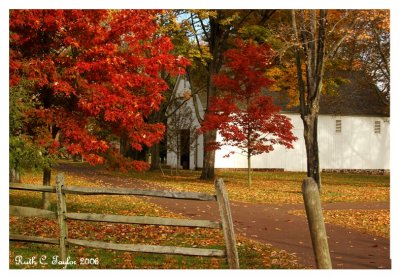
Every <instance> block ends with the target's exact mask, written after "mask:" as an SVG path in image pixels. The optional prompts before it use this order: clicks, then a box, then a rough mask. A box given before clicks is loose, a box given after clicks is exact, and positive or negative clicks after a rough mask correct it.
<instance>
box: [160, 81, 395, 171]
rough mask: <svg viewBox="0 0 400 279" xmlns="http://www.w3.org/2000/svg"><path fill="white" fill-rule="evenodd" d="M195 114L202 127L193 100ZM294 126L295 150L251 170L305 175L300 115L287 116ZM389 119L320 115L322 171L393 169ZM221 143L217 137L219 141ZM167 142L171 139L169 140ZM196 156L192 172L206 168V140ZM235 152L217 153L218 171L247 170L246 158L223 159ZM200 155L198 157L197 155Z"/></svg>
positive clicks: (279, 151)
mask: <svg viewBox="0 0 400 279" xmlns="http://www.w3.org/2000/svg"><path fill="white" fill-rule="evenodd" d="M184 83H185V81H184V79H181V80H180V81H179V82H178V84H177V86H178V88H177V91H176V92H177V96H179V95H182V94H183V92H184V89H185V88H189V83H188V82H187V81H186V86H184ZM188 105H189V107H191V108H192V112H193V119H194V123H193V125H194V126H196V127H199V122H198V121H197V118H196V115H195V110H194V104H193V98H192V99H190V100H189V101H188ZM198 105H199V111H200V113H201V115H202V116H203V114H204V111H203V108H202V106H201V103H200V101H199V103H198ZM286 116H288V117H289V118H290V119H291V121H292V124H293V126H294V128H293V130H292V131H293V133H294V135H295V136H296V137H297V138H298V140H297V141H296V142H295V143H294V149H285V148H283V147H281V146H276V147H275V150H274V151H272V152H270V153H268V154H261V155H258V156H254V157H252V167H253V168H255V169H257V168H258V169H284V170H287V171H306V167H307V162H306V151H305V144H304V138H303V123H302V120H301V118H300V115H298V114H293V113H291V114H286ZM337 119H340V120H342V133H341V134H337V133H336V131H335V124H336V123H335V121H336V120H337ZM377 120H379V121H381V133H380V134H376V133H374V122H375V121H377ZM389 127H390V122H389V117H373V116H338V115H320V116H319V122H318V140H319V150H320V168H321V169H379V170H381V169H384V170H389V169H390V156H389V155H390V141H389V140H390V134H389ZM218 139H220V135H219V134H218V136H217V140H218ZM167 140H168V139H167ZM197 144H198V147H197V152H196V151H195V148H193V149H192V150H191V153H190V169H195V167H196V163H195V162H196V158H195V157H196V155H197V167H199V168H201V167H202V166H203V136H202V135H200V136H199V137H198V140H197ZM230 150H233V149H232V147H229V146H224V147H223V148H222V149H221V150H217V151H216V157H215V167H216V168H247V158H246V156H244V155H242V154H240V151H238V150H236V151H238V152H237V153H236V154H234V155H231V156H230V157H229V158H224V155H226V154H227V153H229V151H230ZM196 153H197V154H196ZM167 164H168V165H170V166H172V167H176V155H175V154H174V153H171V152H168V153H167Z"/></svg>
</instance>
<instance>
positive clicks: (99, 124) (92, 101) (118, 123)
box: [10, 10, 189, 169]
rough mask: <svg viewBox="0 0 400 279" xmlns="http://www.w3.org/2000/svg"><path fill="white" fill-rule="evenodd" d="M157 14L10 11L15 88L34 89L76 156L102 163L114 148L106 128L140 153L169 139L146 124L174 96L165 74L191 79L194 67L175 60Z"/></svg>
mask: <svg viewBox="0 0 400 279" xmlns="http://www.w3.org/2000/svg"><path fill="white" fill-rule="evenodd" d="M157 13H158V11H153V10H119V11H108V10H12V11H11V12H10V86H13V85H16V84H18V83H19V81H20V80H21V79H28V80H31V81H33V82H34V84H35V92H34V93H33V94H34V95H35V96H32V97H33V98H36V99H37V100H40V102H41V105H40V107H38V108H37V110H43V108H44V109H46V111H47V112H46V116H45V115H42V117H43V121H45V122H49V123H48V124H51V125H56V127H57V128H58V129H60V133H61V136H60V141H61V143H62V145H63V146H64V147H66V149H67V150H68V152H70V153H71V154H81V155H83V157H84V158H85V159H87V160H88V161H89V162H90V163H93V164H97V163H102V162H103V161H104V158H103V155H102V154H103V153H105V152H106V151H107V150H108V148H109V143H108V141H109V140H108V139H107V138H106V137H104V135H103V136H100V134H101V133H99V131H100V130H102V129H107V130H112V132H113V133H114V134H115V135H117V136H120V135H121V134H122V133H125V134H128V136H129V140H130V142H131V144H132V147H133V148H135V149H137V150H140V149H141V148H142V145H143V144H144V145H147V146H151V145H152V144H154V143H156V142H157V141H159V140H160V139H161V138H162V136H163V133H164V126H163V125H162V124H148V123H146V118H147V117H148V116H149V115H150V113H151V112H153V111H154V110H157V109H159V106H160V103H161V101H162V93H163V92H164V91H165V90H166V89H168V85H167V83H166V82H165V81H164V80H163V79H162V78H161V72H164V73H170V74H181V73H184V67H185V66H187V65H188V63H189V62H188V60H186V59H185V58H180V57H177V56H175V55H173V54H172V51H173V44H172V43H171V40H170V38H169V37H166V36H164V35H160V34H159V32H158V23H157V21H156V19H157ZM38 115H40V113H39V114H38ZM44 117H46V118H44ZM37 136H38V137H41V136H43V135H41V136H40V135H37ZM134 165H135V166H137V167H138V168H140V169H143V167H142V166H140V164H134Z"/></svg>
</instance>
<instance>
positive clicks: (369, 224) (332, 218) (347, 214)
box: [289, 209, 390, 238]
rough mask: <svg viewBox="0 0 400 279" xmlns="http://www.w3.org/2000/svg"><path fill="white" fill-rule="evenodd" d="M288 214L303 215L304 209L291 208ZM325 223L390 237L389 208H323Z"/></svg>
mask: <svg viewBox="0 0 400 279" xmlns="http://www.w3.org/2000/svg"><path fill="white" fill-rule="evenodd" d="M289 213H290V214H294V215H298V216H305V212H304V210H293V211H290V212H289ZM324 220H325V222H326V223H329V224H334V225H339V226H342V227H345V228H349V229H354V230H356V231H360V232H363V233H367V234H371V235H374V236H380V237H384V238H390V210H388V209H380V210H378V209H376V210H352V209H350V210H325V211H324Z"/></svg>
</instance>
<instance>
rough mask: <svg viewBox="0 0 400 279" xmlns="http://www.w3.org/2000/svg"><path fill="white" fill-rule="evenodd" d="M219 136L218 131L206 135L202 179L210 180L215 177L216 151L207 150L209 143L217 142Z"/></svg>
mask: <svg viewBox="0 0 400 279" xmlns="http://www.w3.org/2000/svg"><path fill="white" fill-rule="evenodd" d="M216 136H217V132H216V131H212V132H208V133H206V134H204V157H203V169H202V172H201V176H200V179H203V180H210V179H214V177H215V170H214V163H215V150H206V148H205V147H206V146H207V143H209V142H212V141H215V140H216Z"/></svg>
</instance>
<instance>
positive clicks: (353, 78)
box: [266, 71, 390, 117]
mask: <svg viewBox="0 0 400 279" xmlns="http://www.w3.org/2000/svg"><path fill="white" fill-rule="evenodd" d="M330 75H331V76H332V75H335V77H340V78H343V79H346V80H347V81H348V82H344V83H343V84H341V85H340V86H339V88H338V89H337V94H335V95H329V94H324V95H322V96H321V100H320V112H319V113H320V114H330V115H364V116H387V117H389V116H390V106H389V105H387V104H385V103H384V102H383V100H382V99H381V97H380V96H379V95H378V91H377V88H376V87H375V85H374V84H371V83H370V82H369V81H368V80H367V79H366V78H365V76H364V75H363V74H362V73H361V72H354V71H337V72H335V73H333V74H330ZM266 95H270V96H272V97H273V98H274V103H275V104H276V105H278V106H280V107H282V112H293V113H298V112H299V108H298V107H288V106H287V105H288V103H289V98H288V96H287V94H285V93H284V92H279V93H272V92H269V93H267V94H266Z"/></svg>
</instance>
